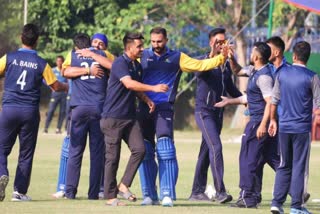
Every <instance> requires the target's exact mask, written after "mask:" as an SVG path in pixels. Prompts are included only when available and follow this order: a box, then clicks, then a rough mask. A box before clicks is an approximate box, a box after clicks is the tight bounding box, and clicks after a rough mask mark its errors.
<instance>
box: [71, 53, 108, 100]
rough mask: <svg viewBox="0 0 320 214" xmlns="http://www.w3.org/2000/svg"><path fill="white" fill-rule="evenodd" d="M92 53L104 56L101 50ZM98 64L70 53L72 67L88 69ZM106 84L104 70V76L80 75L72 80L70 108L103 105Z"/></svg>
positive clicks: (106, 79)
mask: <svg viewBox="0 0 320 214" xmlns="http://www.w3.org/2000/svg"><path fill="white" fill-rule="evenodd" d="M92 51H93V52H95V53H97V54H100V55H102V56H106V55H105V52H103V51H101V50H92ZM94 64H98V63H97V62H96V61H94V59H92V58H89V57H82V56H79V55H77V54H76V53H75V51H72V52H71V66H72V67H86V68H90V67H91V66H92V65H94ZM107 83H108V74H107V70H106V69H104V76H103V77H102V78H97V77H95V76H93V75H82V76H80V77H77V78H73V79H72V96H71V106H79V105H101V106H102V105H103V103H104V100H105V96H106V90H107Z"/></svg>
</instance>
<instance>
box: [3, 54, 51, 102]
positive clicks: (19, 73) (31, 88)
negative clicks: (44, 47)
mask: <svg viewBox="0 0 320 214" xmlns="http://www.w3.org/2000/svg"><path fill="white" fill-rule="evenodd" d="M0 64H2V65H0V68H1V69H0V74H4V75H5V81H4V93H3V98H2V105H3V106H19V107H38V106H39V101H40V87H41V85H42V80H43V78H44V79H45V81H46V83H47V84H48V85H51V84H53V83H54V82H55V81H57V78H56V77H55V75H54V74H53V72H52V69H51V67H50V66H49V65H48V63H47V62H46V61H45V60H44V59H42V58H41V57H39V56H38V55H37V52H36V51H35V50H30V49H23V48H21V49H19V50H18V51H16V52H13V53H8V54H7V55H5V56H3V57H2V58H1V62H0Z"/></svg>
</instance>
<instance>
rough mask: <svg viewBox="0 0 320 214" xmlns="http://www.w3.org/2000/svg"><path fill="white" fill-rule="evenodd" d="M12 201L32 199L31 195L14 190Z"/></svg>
mask: <svg viewBox="0 0 320 214" xmlns="http://www.w3.org/2000/svg"><path fill="white" fill-rule="evenodd" d="M11 201H31V197H29V196H27V195H24V194H21V193H18V192H17V191H14V192H13V193H12V198H11Z"/></svg>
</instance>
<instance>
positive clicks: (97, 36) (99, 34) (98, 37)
mask: <svg viewBox="0 0 320 214" xmlns="http://www.w3.org/2000/svg"><path fill="white" fill-rule="evenodd" d="M94 39H100V40H101V41H103V43H104V44H105V45H106V46H108V38H107V36H106V35H104V34H103V33H96V34H94V35H93V36H92V40H94Z"/></svg>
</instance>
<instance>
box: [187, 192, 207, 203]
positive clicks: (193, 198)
mask: <svg viewBox="0 0 320 214" xmlns="http://www.w3.org/2000/svg"><path fill="white" fill-rule="evenodd" d="M188 200H189V201H209V202H212V200H210V198H209V197H208V195H206V194H205V193H199V194H191V195H190V197H189V199H188Z"/></svg>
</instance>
